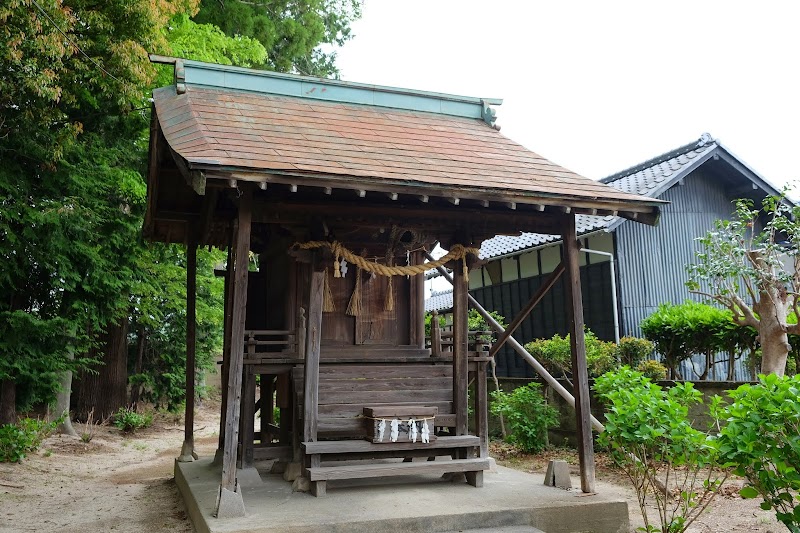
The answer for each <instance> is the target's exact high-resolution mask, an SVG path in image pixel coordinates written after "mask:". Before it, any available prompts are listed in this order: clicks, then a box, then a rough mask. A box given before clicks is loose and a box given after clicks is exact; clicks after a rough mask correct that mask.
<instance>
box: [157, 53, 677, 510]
mask: <svg viewBox="0 0 800 533" xmlns="http://www.w3.org/2000/svg"><path fill="white" fill-rule="evenodd" d="M152 59H153V61H156V62H161V63H169V64H172V65H174V69H175V83H174V85H171V86H169V87H163V88H161V89H157V90H156V91H154V93H153V99H154V111H153V115H152V128H151V136H150V162H149V175H148V197H147V214H146V218H145V226H144V233H145V235H146V237H147V238H148V239H151V240H154V241H161V242H179V243H184V244H186V246H187V254H188V260H187V264H188V269H187V270H188V275H187V295H188V302H187V316H188V320H189V324H188V327H187V330H188V334H187V365H188V366H189V368H190V369H193V367H194V360H193V356H194V294H195V286H194V268H195V266H194V265H195V262H194V255H195V251H196V249H197V247H198V246H217V247H220V248H224V249H227V250H228V261H227V269H226V278H225V281H226V283H225V325H224V326H225V327H224V329H225V336H224V338H225V344H224V354H223V384H224V385H223V388H224V391H223V405H222V427H221V431H220V447H219V451H218V455H217V460H218V462H219V463H220V465H221V483H220V493H219V500H218V504H217V506H218V508H217V513H218V516H220V517H225V516H237V515H242V514H243V513H244V511H245V509H244V503H243V500H242V496H241V489H240V488H239V485H238V483H237V475H238V473H239V472H240V469H242V468H248V467H251V466H252V464H253V463H254V461H257V460H259V459H267V458H272V459H278V460H280V461H282V462H285V463H286V472H285V474H284V477H285V478H287V479H293V478H295V477H297V476H304V477H305V478H307V479H308V481H309V482H310V485H311V490H312V493H314V494H315V495H317V496H319V495H322V494H324V493H325V491H326V482H327V481H329V480H336V479H345V478H365V477H384V476H392V475H408V474H421V473H438V474H445V473H453V474H455V475H464V476H465V478H466V481H467V482H469V483H470V484H472V485H475V486H480V485H481V483H482V475H483V470H484V469H485V468H487V465H488V460H487V449H488V447H487V442H488V435H487V422H486V420H487V418H486V417H487V413H486V374H485V368H486V362H487V361H488V355H487V354H488V352H487V351H484V350H482V349H481V347H480V346H479V345H476V344H475V342H474V340H473V339H470V338H469V332H468V331H467V311H468V309H467V306H468V295H467V280H468V276H469V269H470V268H472V267H474V266H475V265H476V262H477V256H476V255H475V254H476V253H477V248H478V247H479V246H480V244H481V242H482V241H483V240H485V239H488V238H491V237H493V236H495V235H499V234H518V233H519V232H537V233H545V234H554V235H560V236H562V237H563V239H564V242H565V254H564V255H565V256H564V265H565V270H564V272H565V274H566V275H567V276H568V280H569V287H570V289H571V290H570V295H569V301H570V304H569V305H567V306H566V307H567V308H568V310H569V313H570V318H571V324H572V327H571V330H572V331H573V335H572V338H573V339H576V343H575V344H573V364H574V374H575V376H576V377H577V384H578V386H576V391H575V392H576V406H577V409H576V411H577V416H578V421H579V424H578V426H579V428H581V430H582V433H581V435H580V439H581V441H580V442H581V443H582V446H581V453H580V457H581V467H582V489H583V490H584V491H587V492H590V491H593V487H594V477H593V455H592V436H591V426H590V422H589V409H588V388H587V387H588V385H587V381H586V360H585V353H584V349H583V342H582V338H583V318H582V310H581V306H580V302H581V293H580V282H579V278H578V276H577V272H578V261H577V254H578V247H577V243H576V237H575V215H576V214H577V213H588V214H592V215H607V214H612V215H618V216H621V217H625V218H628V219H631V220H636V221H639V222H643V223H646V224H655V223H656V221H657V219H658V214H659V208H658V205H659V204H660V203H661V202H660V201H659V200H653V199H650V198H643V197H639V196H635V195H632V194H628V193H624V192H621V191H618V190H615V189H613V188H611V187H608V186H606V185H603V184H600V183H597V182H594V181H591V180H589V179H586V178H583V177H581V176H578V175H576V174H574V173H572V172H570V171H568V170H566V169H564V168H562V167H559V166H558V165H555V164H553V163H551V162H550V161H547V160H546V159H544V158H542V157H540V156H538V155H537V154H535V153H533V152H531V151H529V150H527V149H526V148H523V147H522V146H520V145H518V144H516V143H514V142H513V141H511V140H509V139H507V138H505V137H503V136H502V135H500V133H499V131H498V130H499V128H498V127H496V126H495V111H494V110H493V109H492V107H491V106H492V105H497V104H500V103H501V101H500V100H491V99H480V98H469V97H463V96H452V95H446V94H436V93H428V92H422V91H414V90H407V89H394V88H388V87H378V86H373V85H366V84H356V83H346V82H342V81H338V80H326V79H317V78H307V77H300V76H293V75H287V74H277V73H273V72H264V71H255V70H248V69H242V68H234V67H227V66H220V65H212V64H205V63H199V62H195V61H185V60H181V59H172V58H163V57H153V58H152ZM437 242H438V243H440V244H441V246H442V247H443V248H444V249H445V250H448V255H447V256H445V257H444V258H443V259H441V260H439V261H438V262H435V263H433V262H430V258H429V256H428V255H427V252H428V251H429V250H431V249H432V247H433V246H434V245H435V243H437ZM251 256H257V258H258V260H257V264H258V268H257V270H255V269H253V268H251V267H250V264H251ZM437 264H443V265H444V266H446V267H447V268H449V269H450V270H452V272H453V278H454V279H453V281H454V316H455V320H454V325H453V340H452V349H451V350H450V351H446V350H445V351H441V350H439V349H436V350H434V355H432V352H431V350H430V349H429V348H427V347H426V339H425V332H424V323H423V315H424V311H423V309H424V295H423V277H424V274H423V273H424V271H425V270H427V269H430V268H433V267H435V266H436V265H437ZM187 376H193V372H192V371H191V370H190V371H189V372H187ZM470 381H473V382H474V386H473V387H472V388H470V387H469V383H470ZM470 396H472V397H471V398H470ZM193 398H194V391H193V382H192V379H187V422H186V424H187V425H186V440H185V442H184V448H183V450H182V453H181V458H180V459H179V460H191V459H192V456H193V454H194V450H193V436H192V425H193V414H192V413H193ZM470 402H471V403H472V405H473V407H474V416H473V417H470V416H469V414H468V410H469V409H468V404H469V403H470ZM274 407H276V408H277V411H278V413H279V414H278V415H277V416H273V408H274ZM256 426H258V429H256ZM415 458H417V459H421V460H414V459H415ZM392 459H394V460H392ZM401 459H402V460H403V461H402V462H400V460H401ZM426 459H427V460H426ZM343 460H346V462H342V461H343Z"/></svg>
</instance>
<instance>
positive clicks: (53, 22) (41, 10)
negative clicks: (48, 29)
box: [31, 0, 122, 83]
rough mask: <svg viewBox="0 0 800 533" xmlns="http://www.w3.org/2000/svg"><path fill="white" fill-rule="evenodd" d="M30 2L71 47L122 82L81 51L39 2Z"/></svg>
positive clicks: (108, 74)
mask: <svg viewBox="0 0 800 533" xmlns="http://www.w3.org/2000/svg"><path fill="white" fill-rule="evenodd" d="M31 2H32V3H33V5H35V6H36V9H38V10H39V12H40V13H41V14H42V15H44V17H45V18H46V19H47V20H48V21H49V22H50V24H51V25H52V26H53V27H54V28H55V29H56V30H58V33H60V34H61V35H63V36H64V38H65V39H66V40H67V41H69V44H71V45H72V46H73V47H74V48H75V49H76V50H78V51H79V52H80V53H81V54H83V57H85V58H86V59H88V60H89V62H91V63H92V64H93V65H94V66H96V67H97V68H99V69H100V70H101V71H102V72H103V74H106V75H107V76H109V77H110V78H111V79H113V80H114V81H116V82H117V83H122V81H120V79H119V78H117V77H116V76H114V75H113V74H111V73H110V72H109V71H107V70H106V69H104V68H103V66H102V65H100V63H98V62H97V61H95V60H94V59H92V58H91V57H89V54H87V53H86V52H84V51H83V49H82V48H81V47H80V46H78V45H77V44H76V43H75V41H73V40H72V38H71V37H70V36H69V35H67V33H66V32H65V31H64V30H62V29H61V28H60V27H59V26H58V24H56V22H55V21H54V20H53V19H52V18H50V15H49V14H48V13H47V11H45V10H44V9H43V8H42V6H40V5H39V2H37V1H36V0H31Z"/></svg>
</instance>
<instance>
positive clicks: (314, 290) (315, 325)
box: [303, 269, 325, 442]
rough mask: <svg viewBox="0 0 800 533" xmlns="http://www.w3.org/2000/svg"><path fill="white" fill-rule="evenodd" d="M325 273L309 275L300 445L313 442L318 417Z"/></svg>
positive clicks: (314, 271) (316, 272) (317, 272)
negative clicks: (301, 441)
mask: <svg viewBox="0 0 800 533" xmlns="http://www.w3.org/2000/svg"><path fill="white" fill-rule="evenodd" d="M324 287H325V272H324V271H323V272H319V271H317V270H316V269H314V270H313V271H312V272H311V288H310V291H309V302H308V327H307V328H308V329H307V332H308V333H307V340H306V344H305V346H306V353H305V370H304V383H303V441H304V442H315V441H316V440H317V418H318V416H319V358H320V345H321V342H322V306H323V299H324Z"/></svg>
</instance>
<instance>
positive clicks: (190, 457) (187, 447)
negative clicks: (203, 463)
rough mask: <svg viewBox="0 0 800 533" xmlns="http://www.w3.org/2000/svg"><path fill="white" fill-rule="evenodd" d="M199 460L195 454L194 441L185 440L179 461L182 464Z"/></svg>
mask: <svg viewBox="0 0 800 533" xmlns="http://www.w3.org/2000/svg"><path fill="white" fill-rule="evenodd" d="M197 459H199V457H198V456H197V454H196V453H194V441H191V440H184V441H183V446H181V454H180V455H179V456H178V461H179V462H181V463H191V462H192V461H196V460H197Z"/></svg>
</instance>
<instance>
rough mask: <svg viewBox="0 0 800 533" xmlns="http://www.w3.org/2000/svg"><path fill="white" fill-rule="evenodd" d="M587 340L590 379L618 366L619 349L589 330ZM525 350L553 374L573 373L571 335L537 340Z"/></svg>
mask: <svg viewBox="0 0 800 533" xmlns="http://www.w3.org/2000/svg"><path fill="white" fill-rule="evenodd" d="M585 340H586V364H587V365H588V370H589V376H590V377H596V376H600V375H602V374H605V373H606V372H608V371H609V370H611V369H613V368H615V367H616V366H617V365H618V363H617V347H616V345H615V344H614V343H613V342H607V341H602V340H600V339H598V338H597V336H596V335H595V334H594V333H592V332H591V331H590V330H588V329H587V330H586V333H585ZM525 349H526V350H528V352H529V353H530V354H531V355H532V356H534V357H535V358H536V359H537V360H538V361H539V362H540V363H542V365H544V367H545V368H547V370H548V371H550V372H551V373H555V374H561V375H569V374H570V373H571V372H572V352H571V348H570V339H569V335H566V336H564V337H562V336H561V335H558V334H556V335H553V337H552V338H551V339H537V340H535V341H532V342H529V343H528V344H526V345H525Z"/></svg>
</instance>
